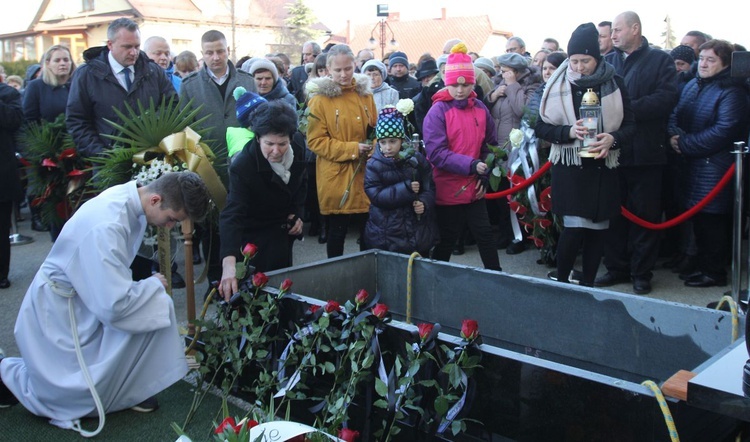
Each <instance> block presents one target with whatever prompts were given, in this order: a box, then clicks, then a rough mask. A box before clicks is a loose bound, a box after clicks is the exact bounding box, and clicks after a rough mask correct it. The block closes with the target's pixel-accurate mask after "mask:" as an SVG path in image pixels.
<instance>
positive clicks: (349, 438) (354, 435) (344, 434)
mask: <svg viewBox="0 0 750 442" xmlns="http://www.w3.org/2000/svg"><path fill="white" fill-rule="evenodd" d="M358 438H359V431H354V430H350V429H348V428H342V429H340V430H339V439H343V440H345V441H346V442H354V441H355V440H357V439H358Z"/></svg>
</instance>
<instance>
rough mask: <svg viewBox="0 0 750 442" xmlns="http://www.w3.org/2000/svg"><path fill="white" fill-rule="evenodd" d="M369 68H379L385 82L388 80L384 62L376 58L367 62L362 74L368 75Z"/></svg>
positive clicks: (363, 66)
mask: <svg viewBox="0 0 750 442" xmlns="http://www.w3.org/2000/svg"><path fill="white" fill-rule="evenodd" d="M369 67H375V68H377V69H378V70H379V71H380V75H381V76H382V77H383V80H385V79H386V78H388V72H387V69H386V68H385V65H384V64H383V62H382V61H380V60H376V59H374V58H373V59H372V60H367V61H366V62H365V64H363V65H362V73H363V74H366V73H367V68H369Z"/></svg>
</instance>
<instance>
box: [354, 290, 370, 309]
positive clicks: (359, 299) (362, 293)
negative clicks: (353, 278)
mask: <svg viewBox="0 0 750 442" xmlns="http://www.w3.org/2000/svg"><path fill="white" fill-rule="evenodd" d="M369 297H370V294H369V293H367V290H365V289H360V290H359V291H358V292H357V294H356V295H355V296H354V302H356V303H357V305H361V304H364V303H365V302H367V299H368V298H369Z"/></svg>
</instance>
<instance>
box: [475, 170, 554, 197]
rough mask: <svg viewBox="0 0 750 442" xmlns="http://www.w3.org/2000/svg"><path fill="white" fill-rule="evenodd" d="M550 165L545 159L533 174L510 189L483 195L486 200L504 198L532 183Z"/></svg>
mask: <svg viewBox="0 0 750 442" xmlns="http://www.w3.org/2000/svg"><path fill="white" fill-rule="evenodd" d="M550 167H552V163H550V162H549V161H547V162H546V163H544V166H542V167H540V168H539V170H537V171H536V172H534V174H532V175H531V176H530V177H528V178H526V179H525V180H523V181H521V182H520V183H518V185H515V186H513V187H511V188H510V189H506V190H503V191H502V192H495V193H488V194H487V195H485V196H484V197H485V198H487V199H488V200H496V199H498V198H505V197H506V196H508V195H511V194H513V193H516V192H520V191H522V190H523V189H525V188H527V187H529V186H530V185H532V184H534V181H536V180H538V179H539V177H541V176H542V175H544V174H545V173H546V172H547V171H548V170H549V168H550Z"/></svg>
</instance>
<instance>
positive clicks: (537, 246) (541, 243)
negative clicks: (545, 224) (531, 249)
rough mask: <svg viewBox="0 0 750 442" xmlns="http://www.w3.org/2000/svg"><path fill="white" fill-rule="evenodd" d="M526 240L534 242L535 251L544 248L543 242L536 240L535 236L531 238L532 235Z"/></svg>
mask: <svg viewBox="0 0 750 442" xmlns="http://www.w3.org/2000/svg"><path fill="white" fill-rule="evenodd" d="M526 239H530V240H532V241H534V245H535V246H536V248H537V249H541V248H542V247H544V241H542V240H541V239H539V238H537V237H536V236H533V235H532V236H527V237H526Z"/></svg>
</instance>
